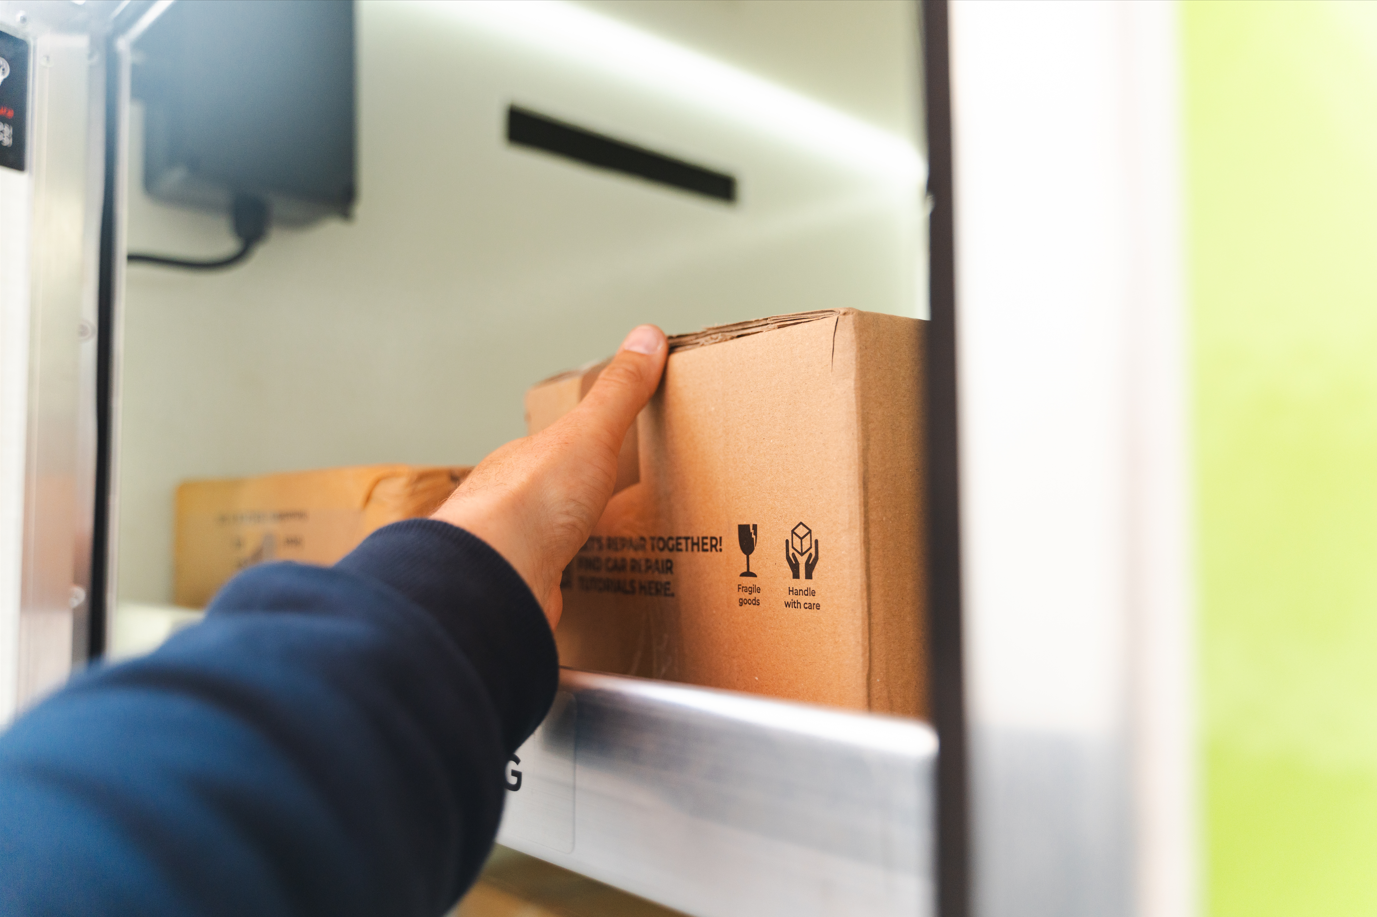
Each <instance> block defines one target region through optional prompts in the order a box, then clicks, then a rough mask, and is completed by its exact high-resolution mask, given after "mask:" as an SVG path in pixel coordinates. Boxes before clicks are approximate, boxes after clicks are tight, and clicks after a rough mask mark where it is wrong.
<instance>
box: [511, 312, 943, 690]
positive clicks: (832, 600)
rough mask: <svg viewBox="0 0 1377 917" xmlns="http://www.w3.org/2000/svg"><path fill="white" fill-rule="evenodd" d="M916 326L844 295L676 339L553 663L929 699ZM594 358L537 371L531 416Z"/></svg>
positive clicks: (571, 386)
mask: <svg viewBox="0 0 1377 917" xmlns="http://www.w3.org/2000/svg"><path fill="white" fill-rule="evenodd" d="M923 326H924V323H922V322H919V321H916V320H913V319H905V318H899V317H895V316H889V315H877V314H871V313H864V312H857V311H855V310H851V309H843V310H836V311H821V312H806V313H799V314H796V315H786V316H779V317H776V318H769V319H761V320H758V321H752V322H742V323H739V324H734V325H725V326H721V327H716V328H709V329H706V330H704V331H702V332H698V333H696V334H688V335H682V336H678V337H673V338H671V339H670V356H669V363H668V365H667V367H666V369H665V377H664V381H663V383H662V384H661V386H660V389H659V391H658V392H657V393H656V394H655V396H654V398H653V399H652V400H651V403H650V404H649V406H647V408H646V409H645V411H644V412H642V414H641V416H640V417H639V418H638V421H637V431H636V433H637V435H636V440H637V442H636V450H637V453H638V458H639V461H638V469H637V475H636V480H635V481H634V483H630V484H629V486H625V487H624V489H623V490H621V492H619V493H618V494H616V495H615V496H614V497H613V498H612V501H611V502H610V503H609V505H608V508H607V512H606V513H605V514H604V516H603V518H602V519H601V520H600V521H599V523H598V525H597V528H596V529H595V531H594V533H593V536H592V538H590V539H589V541H588V543H587V544H586V545H585V546H584V548H583V549H582V550H581V551H580V552H579V554H578V556H577V557H576V558H575V559H574V562H573V563H572V564H571V565H570V567H569V569H568V570H566V572H565V576H564V582H563V583H562V588H563V593H564V614H563V618H562V619H561V621H560V626H559V629H558V632H557V634H556V638H557V640H558V643H559V650H560V661H561V662H562V663H563V664H564V665H568V666H572V667H575V668H585V669H593V670H598V671H604V672H613V673H620V674H629V675H641V676H647V677H653V678H665V679H670V680H674V681H682V682H687V683H690V684H698V685H706V686H710V687H719V688H729V689H733V690H739V691H749V692H753V693H758V694H767V695H771V696H774V697H782V698H789V699H793V700H800V701H807V702H812V703H819V704H830V705H835V706H839V707H848V708H852V709H858V710H872V711H877V712H885V713H895V714H902V715H911V716H924V715H926V713H927V709H928V703H927V674H926V648H925V640H926V632H925V623H926V604H927V582H926V569H925V554H926V552H925V546H924V524H923V502H922V501H923V473H922V462H923V448H922V424H921V417H922V405H923V391H922V386H923V373H922V366H923V340H924V338H923ZM600 371H601V365H599V366H594V367H588V368H586V369H584V370H581V371H577V372H575V373H572V374H564V375H562V376H557V377H555V378H554V379H551V380H547V381H546V382H544V383H542V384H540V385H538V386H536V387H535V388H534V389H532V390H531V391H530V392H529V393H528V395H527V399H526V406H527V419H528V423H529V425H530V428H531V429H532V430H533V431H534V430H539V429H542V428H543V427H545V426H547V425H549V424H550V423H552V422H553V421H554V420H555V419H556V418H557V417H558V416H559V415H561V414H562V413H564V412H565V411H567V410H568V409H569V408H571V407H573V405H575V404H577V402H578V397H581V396H582V393H584V392H587V390H588V389H589V388H590V387H591V385H592V382H593V380H594V379H595V378H596V376H597V373H598V372H600ZM576 392H577V395H576V394H575V393H576ZM625 452H626V449H624V450H623V453H624V454H625ZM628 477H629V476H628ZM622 483H623V484H626V481H623V482H622ZM823 545H826V547H823Z"/></svg>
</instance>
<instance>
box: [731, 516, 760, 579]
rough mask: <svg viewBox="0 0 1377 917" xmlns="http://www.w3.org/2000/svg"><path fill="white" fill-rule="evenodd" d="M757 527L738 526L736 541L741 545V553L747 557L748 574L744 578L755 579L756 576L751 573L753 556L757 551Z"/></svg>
mask: <svg viewBox="0 0 1377 917" xmlns="http://www.w3.org/2000/svg"><path fill="white" fill-rule="evenodd" d="M755 535H756V526H754V525H738V526H737V527H736V540H737V541H738V542H740V544H741V553H742V554H745V555H746V572H745V573H743V574H741V575H742V576H749V577H750V578H751V579H755V574H754V573H752V572H751V554H752V553H753V552H754V551H755V544H756V537H755Z"/></svg>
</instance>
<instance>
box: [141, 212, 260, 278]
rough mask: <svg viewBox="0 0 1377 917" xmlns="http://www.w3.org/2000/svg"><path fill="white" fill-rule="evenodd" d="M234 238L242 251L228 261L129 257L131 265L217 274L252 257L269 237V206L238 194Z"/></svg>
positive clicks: (152, 256)
mask: <svg viewBox="0 0 1377 917" xmlns="http://www.w3.org/2000/svg"><path fill="white" fill-rule="evenodd" d="M232 216H233V222H234V234H235V235H236V236H238V237H239V242H240V245H239V251H237V252H235V253H234V254H232V255H229V256H228V257H225V258H214V259H211V260H209V261H194V260H192V259H189V258H171V257H168V256H166V255H149V254H142V253H137V252H130V253H129V263H130V264H156V265H159V266H161V267H176V268H182V269H184V270H189V271H216V270H220V269H221V268H226V267H233V266H234V265H236V264H238V263H239V262H241V261H243V260H244V259H246V258H248V257H249V255H250V254H252V252H253V250H254V247H255V246H257V245H258V243H259V242H261V241H262V240H263V237H264V236H266V235H267V234H268V203H267V201H265V200H263V199H262V198H261V197H253V196H252V195H248V194H236V195H235V196H234V204H233V207H232Z"/></svg>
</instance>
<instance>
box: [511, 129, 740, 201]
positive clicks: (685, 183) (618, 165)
mask: <svg viewBox="0 0 1377 917" xmlns="http://www.w3.org/2000/svg"><path fill="white" fill-rule="evenodd" d="M507 142H508V143H512V144H515V145H516V146H526V147H531V148H532V149H537V150H544V151H545V152H547V153H554V154H555V155H556V156H563V157H565V158H566V159H573V160H575V161H577V162H581V163H583V164H585V165H590V166H593V167H594V168H597V169H607V170H609V171H612V172H621V173H623V174H626V175H634V176H636V177H637V178H643V179H645V180H646V181H653V182H655V183H657V184H661V185H669V186H670V187H671V188H678V189H679V190H681V191H688V192H691V193H693V194H701V195H703V196H704V197H711V198H714V199H716V200H719V201H727V202H728V203H735V202H736V178H735V177H733V176H731V175H727V174H726V173H724V172H717V171H714V170H712V169H706V168H704V167H703V166H697V165H694V164H693V163H691V162H685V161H684V160H682V159H675V158H674V157H673V156H666V155H665V154H663V153H657V152H655V151H654V150H647V149H646V148H645V147H640V146H636V145H635V144H632V143H627V142H625V141H624V140H617V139H615V138H612V137H608V136H606V135H605V134H598V133H594V132H593V131H590V130H585V129H584V128H581V127H576V126H574V125H572V124H566V123H565V122H563V121H556V120H555V119H554V118H548V117H546V116H545V115H541V114H537V113H536V112H533V111H531V110H529V109H526V108H518V107H517V106H515V105H512V106H510V107H509V108H508V109H507Z"/></svg>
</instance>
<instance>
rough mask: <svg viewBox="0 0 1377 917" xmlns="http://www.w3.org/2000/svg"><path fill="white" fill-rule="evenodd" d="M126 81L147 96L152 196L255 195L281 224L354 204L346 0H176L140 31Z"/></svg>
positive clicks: (206, 198)
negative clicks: (307, 0) (308, 0)
mask: <svg viewBox="0 0 1377 917" xmlns="http://www.w3.org/2000/svg"><path fill="white" fill-rule="evenodd" d="M133 92H134V95H135V97H136V98H139V99H141V100H142V101H143V103H144V106H145V125H146V126H145V130H146V136H145V157H146V158H145V162H144V186H145V187H146V188H147V190H148V193H149V194H150V195H151V196H153V197H155V198H158V199H160V200H164V201H168V202H170V203H175V204H181V205H186V206H192V207H197V208H204V209H212V210H227V209H228V207H229V202H230V199H231V197H232V196H233V195H234V194H249V195H254V196H257V197H263V198H266V199H267V200H268V201H270V203H271V207H272V214H273V220H274V222H276V223H279V224H287V225H293V224H295V225H300V224H304V223H309V222H313V221H315V220H318V219H320V218H322V217H325V216H329V215H338V216H343V217H348V216H349V215H350V212H351V210H352V208H353V204H354V196H355V185H356V181H357V179H356V159H357V156H356V152H355V150H356V139H355V88H354V5H353V3H351V2H349V0H318V2H312V3H299V2H291V0H252V2H245V0H219V2H216V3H177V4H174V5H173V6H172V7H171V8H170V9H168V10H167V12H166V13H165V14H164V15H162V16H161V17H159V18H158V20H157V21H156V22H155V23H154V24H153V25H152V26H151V27H150V28H149V29H148V32H147V33H146V34H145V35H144V37H143V38H142V39H141V40H140V42H139V54H138V56H137V57H136V58H135V67H134V78H133Z"/></svg>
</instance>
